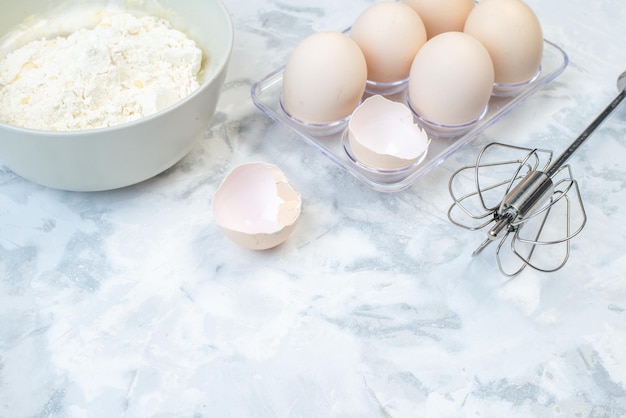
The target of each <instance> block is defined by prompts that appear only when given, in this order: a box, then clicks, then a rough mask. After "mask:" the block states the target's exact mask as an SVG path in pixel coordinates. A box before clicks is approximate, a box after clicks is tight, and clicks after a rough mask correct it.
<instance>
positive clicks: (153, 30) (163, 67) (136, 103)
mask: <svg viewBox="0 0 626 418" xmlns="http://www.w3.org/2000/svg"><path fill="white" fill-rule="evenodd" d="M202 59H203V54H202V50H201V49H200V48H198V47H197V45H196V43H195V42H194V41H192V40H191V39H189V38H188V37H187V36H186V35H185V34H184V33H182V32H180V31H178V30H175V29H173V28H172V27H171V25H170V24H169V22H168V21H166V20H163V19H160V18H157V17H153V16H138V15H133V14H130V13H124V12H119V13H116V14H112V15H106V16H103V17H102V20H101V21H100V22H99V23H98V24H97V25H96V26H95V27H93V28H84V29H79V30H77V31H76V32H73V33H71V34H69V35H68V36H59V37H55V38H50V39H47V38H43V39H38V40H35V41H32V42H29V43H27V44H26V45H24V46H22V47H20V48H18V49H16V50H14V51H12V52H11V53H9V54H8V55H7V56H5V57H3V58H2V59H1V60H0V121H2V122H4V123H7V124H11V125H16V126H20V127H25V128H31V129H44V130H55V131H71V130H81V129H95V128H102V127H108V126H113V125H117V124H120V123H124V122H129V121H132V120H136V119H139V118H141V117H143V116H147V115H149V114H152V113H155V112H157V111H159V110H161V109H163V108H165V107H167V106H169V105H171V104H173V103H175V102H177V101H179V100H181V99H182V98H184V97H186V96H187V95H189V94H190V93H191V92H193V91H194V90H195V89H197V88H198V87H199V80H198V76H199V74H200V71H201V67H202Z"/></svg>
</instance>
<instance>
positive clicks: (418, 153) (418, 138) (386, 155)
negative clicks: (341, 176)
mask: <svg viewBox="0 0 626 418" xmlns="http://www.w3.org/2000/svg"><path fill="white" fill-rule="evenodd" d="M348 141H349V144H350V149H351V151H352V154H353V156H354V158H355V159H356V160H357V161H358V162H360V163H361V164H363V165H365V166H367V167H370V168H375V169H378V170H400V169H403V168H406V167H409V166H411V165H412V164H414V163H416V162H417V161H418V160H419V159H420V158H421V157H422V156H423V155H424V154H425V153H426V151H427V149H428V145H429V143H430V140H429V139H428V135H427V134H426V132H425V131H424V130H422V129H421V128H420V127H419V126H418V125H417V124H415V123H414V121H413V113H412V112H411V110H410V109H409V108H408V107H407V106H405V105H404V104H402V103H398V102H394V101H392V100H389V99H387V98H385V97H383V96H380V95H374V96H371V97H369V98H367V99H366V100H364V101H363V103H361V105H360V106H359V107H358V108H357V109H356V110H355V111H354V113H353V114H352V118H350V122H349V123H348Z"/></svg>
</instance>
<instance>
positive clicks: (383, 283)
mask: <svg viewBox="0 0 626 418" xmlns="http://www.w3.org/2000/svg"><path fill="white" fill-rule="evenodd" d="M372 2H373V1H372V0H355V1H351V2H339V1H331V0H319V1H316V2H314V3H310V2H303V1H301V0H299V1H295V2H285V1H275V0H259V1H255V2H250V1H244V0H226V4H227V6H228V8H229V10H230V12H231V15H232V18H233V21H234V24H235V31H236V33H235V35H236V44H235V48H234V51H233V56H232V62H231V65H230V69H229V76H228V79H227V83H226V85H225V87H224V92H223V95H222V98H221V100H220V103H219V106H218V112H217V113H216V115H215V117H214V119H213V123H212V125H211V126H210V128H209V129H208V130H207V132H206V135H205V136H204V138H203V139H202V140H200V141H199V142H198V144H197V145H196V146H195V148H194V149H193V150H192V151H191V153H190V154H189V155H188V156H186V157H185V158H184V159H183V160H182V161H181V162H180V163H179V164H177V165H176V166H175V167H173V168H171V169H170V170H168V171H167V172H165V173H163V174H161V175H159V176H157V177H156V178H154V179H151V180H149V181H146V182H144V183H141V184H138V185H136V186H132V187H128V188H125V189H121V190H115V191H110V192H100V193H71V192H63V191H57V190H52V189H48V188H45V187H42V186H38V185H36V184H32V183H30V182H28V181H26V180H23V179H22V178H20V177H18V176H16V175H15V174H13V173H12V172H10V171H9V170H8V169H6V168H4V167H3V166H1V165H0V417H19V418H21V417H38V418H39V417H40V418H44V417H54V418H70V417H71V418H74V417H316V418H318V417H362V418H366V417H372V418H373V417H509V418H512V417H624V416H626V255H625V254H626V232H625V231H626V229H625V228H624V225H625V224H626V195H625V188H626V163H624V161H625V160H626V109H620V110H618V111H617V112H616V113H615V114H614V115H613V116H612V117H611V119H609V120H608V121H607V122H606V123H605V124H604V125H603V127H602V128H601V129H600V130H598V131H597V132H596V133H595V134H594V136H593V137H592V138H591V139H590V140H589V142H588V143H586V144H585V145H584V146H583V147H582V148H581V149H580V150H579V151H578V152H577V153H576V154H575V155H574V156H573V157H572V159H571V161H570V163H571V166H572V168H573V171H574V175H575V177H576V179H577V180H578V182H579V185H580V189H581V194H582V196H583V199H584V201H585V207H586V209H587V213H588V216H589V219H588V222H587V225H586V227H585V229H584V230H583V232H582V233H581V234H580V235H579V236H578V237H577V238H576V239H575V241H573V242H572V256H571V259H570V261H569V263H568V264H567V265H566V266H565V267H564V268H563V269H562V270H560V271H558V272H556V273H551V274H545V273H538V272H536V271H533V270H528V271H525V272H524V273H522V274H521V275H519V276H518V277H516V278H514V279H508V278H506V277H504V276H503V275H502V274H500V272H499V271H498V268H497V264H496V262H495V259H494V254H493V251H491V250H486V251H485V253H484V254H481V255H480V256H478V257H474V258H472V257H471V253H472V251H473V250H474V248H475V247H476V245H477V244H478V243H479V242H480V241H481V240H482V238H483V235H482V234H481V233H479V232H469V231H465V230H462V229H459V228H457V227H455V226H453V225H452V224H451V223H450V222H449V221H448V219H447V217H446V211H447V208H448V206H449V205H450V204H451V199H450V197H449V195H448V191H447V182H448V179H449V177H450V175H451V173H452V172H453V171H454V170H455V169H457V168H458V167H459V166H461V165H464V164H469V163H471V162H472V161H473V160H474V158H475V155H476V153H477V152H478V151H479V150H480V148H482V146H484V145H485V144H487V143H488V142H491V141H493V140H500V141H503V142H508V143H514V144H517V145H526V146H533V147H535V146H540V147H546V148H550V149H554V150H555V151H559V152H560V150H562V149H563V148H564V147H565V146H566V145H567V144H569V143H570V142H571V141H572V140H573V139H574V138H575V137H576V136H577V135H578V133H580V132H581V131H582V130H583V129H584V128H585V127H586V125H587V124H588V123H589V122H590V121H591V120H592V119H593V118H594V117H595V116H596V115H597V114H598V113H599V112H600V111H601V110H602V109H603V108H604V106H605V105H606V104H608V103H609V101H610V100H611V99H612V98H613V97H614V96H615V94H616V87H615V80H616V78H617V76H618V75H619V74H620V73H621V72H622V71H623V70H624V69H626V42H625V41H626V24H624V22H626V8H625V7H624V4H623V1H622V0H597V1H593V2H590V1H583V0H568V1H565V0H553V1H541V0H528V4H529V5H530V6H531V7H532V8H533V9H534V10H535V12H536V13H537V15H538V16H539V18H540V20H541V22H542V26H543V29H544V35H545V37H546V38H547V39H549V40H551V41H553V42H554V43H556V44H557V45H559V46H561V47H562V48H563V49H564V50H565V51H566V52H567V54H568V55H569V59H570V63H569V66H568V67H567V68H566V70H565V71H564V72H563V74H562V75H561V76H559V77H558V78H557V79H556V80H555V81H554V82H553V83H551V84H550V85H549V86H548V87H546V88H545V89H542V90H541V91H539V92H538V93H537V94H535V95H533V96H532V97H530V98H529V99H528V100H526V101H524V102H523V103H522V104H521V105H520V106H519V107H518V108H516V109H515V110H514V111H513V112H512V113H510V114H509V115H507V116H506V117H505V118H504V119H502V120H501V121H500V122H498V123H497V124H496V125H494V126H493V127H491V128H489V129H488V130H486V131H485V132H484V133H483V134H482V135H480V136H479V137H478V138H477V139H476V140H475V141H474V142H472V143H471V145H469V146H468V147H466V148H464V149H462V151H460V152H459V153H457V154H455V156H454V157H452V158H450V159H449V160H447V161H446V162H445V163H444V164H442V165H441V166H439V167H438V168H437V169H435V170H434V171H432V172H431V173H429V174H428V175H427V176H425V177H423V178H421V179H419V180H418V181H416V182H415V184H413V185H412V186H411V187H410V188H409V189H407V190H404V191H402V192H398V193H391V194H389V193H381V192H376V191H373V190H371V189H370V188H368V187H367V186H365V185H363V184H362V183H361V182H359V181H358V180H356V179H355V178H353V177H352V176H350V175H349V174H347V173H345V172H344V171H342V170H340V169H339V168H337V167H336V166H335V165H334V164H332V163H331V162H330V161H329V160H328V159H327V158H325V157H324V156H323V155H322V154H320V153H319V152H318V151H317V150H315V149H313V148H312V147H310V146H309V145H308V144H305V143H304V142H303V141H302V139H301V138H300V137H298V136H297V135H296V134H294V133H292V132H291V131H289V130H288V129H286V128H285V127H284V126H282V125H280V124H277V123H275V122H273V121H272V120H271V119H269V118H268V117H267V116H265V115H264V114H263V113H262V112H261V111H259V110H258V109H257V108H256V107H255V106H254V104H253V102H252V100H251V96H250V89H251V86H252V84H253V83H254V82H255V81H257V80H259V79H260V78H262V77H263V76H265V75H266V74H267V73H269V72H270V71H272V70H273V69H275V68H276V67H278V66H280V65H282V64H283V63H284V61H285V58H286V57H287V55H288V54H289V52H290V51H291V49H292V48H293V47H294V46H295V45H296V44H297V43H298V42H299V41H300V40H301V39H302V38H303V37H305V36H306V35H308V34H310V33H312V32H313V31H317V30H323V29H342V28H345V27H348V26H349V25H350V24H351V22H352V19H353V18H354V17H355V16H356V15H357V14H358V13H359V12H360V11H361V10H362V9H363V8H364V7H366V6H367V5H369V4H371V3H372ZM248 161H264V162H270V163H273V164H277V165H278V166H279V167H281V168H282V169H283V171H285V173H286V174H287V176H288V177H289V178H290V180H291V181H292V183H293V184H294V186H295V187H296V188H297V189H298V190H299V191H300V192H301V194H302V197H303V213H302V217H301V219H300V222H299V224H298V225H297V228H296V230H295V232H294V234H293V235H292V236H291V237H290V238H289V240H288V241H287V242H285V243H284V244H283V245H281V246H280V247H278V248H276V249H274V250H270V251H265V252H252V251H248V250H244V249H242V248H239V247H237V246H236V245H235V244H233V243H232V242H230V241H228V240H227V239H226V238H225V237H224V236H223V235H222V233H221V232H220V231H219V229H218V227H217V226H216V224H215V223H214V221H213V218H212V213H211V210H210V207H211V200H212V196H213V193H214V191H215V189H216V187H217V186H218V184H219V182H220V181H221V180H222V178H223V177H224V176H225V174H226V173H227V172H228V171H230V170H231V169H232V168H233V167H235V166H236V165H238V164H240V163H242V162H248Z"/></svg>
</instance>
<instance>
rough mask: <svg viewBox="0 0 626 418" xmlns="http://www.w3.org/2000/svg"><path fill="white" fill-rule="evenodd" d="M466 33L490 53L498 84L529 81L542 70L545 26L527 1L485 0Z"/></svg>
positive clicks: (468, 25) (473, 15)
mask: <svg viewBox="0 0 626 418" xmlns="http://www.w3.org/2000/svg"><path fill="white" fill-rule="evenodd" d="M464 31H465V33H468V34H470V35H472V36H474V37H475V38H476V39H478V40H479V41H480V42H482V43H483V45H485V47H486V48H487V50H488V51H489V54H490V55H491V59H492V61H493V65H494V68H495V82H496V83H497V84H503V85H507V84H519V83H524V82H528V81H529V80H532V79H533V78H534V77H535V76H536V75H537V73H538V71H539V70H540V65H541V59H542V56H543V33H542V30H541V24H540V22H539V19H538V18H537V16H536V15H535V13H534V12H533V11H532V9H531V8H530V7H529V6H528V5H527V4H526V3H524V2H523V1H521V0H482V1H481V2H480V3H478V4H477V5H476V7H475V8H474V10H472V12H471V13H470V14H469V16H468V17H467V21H466V23H465V28H464Z"/></svg>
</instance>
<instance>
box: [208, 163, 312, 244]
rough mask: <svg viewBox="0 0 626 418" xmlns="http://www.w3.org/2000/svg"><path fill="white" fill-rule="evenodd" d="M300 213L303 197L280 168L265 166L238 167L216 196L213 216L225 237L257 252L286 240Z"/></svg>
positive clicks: (258, 164) (226, 178)
mask: <svg viewBox="0 0 626 418" xmlns="http://www.w3.org/2000/svg"><path fill="white" fill-rule="evenodd" d="M300 211H301V197H300V194H299V193H298V192H297V191H296V190H295V189H294V188H293V187H292V186H291V184H290V183H289V180H288V179H287V177H286V176H285V174H284V173H283V172H282V171H281V170H280V169H279V168H278V167H276V166H275V165H272V164H266V163H247V164H242V165H240V166H237V167H235V168H234V169H233V170H232V171H231V172H230V173H229V174H228V175H227V176H226V177H225V178H224V180H223V182H222V183H221V185H220V186H219V187H218V189H217V190H216V192H215V195H214V197H213V216H214V219H215V221H216V222H217V224H218V225H219V226H220V228H221V229H222V231H223V232H224V233H225V235H227V236H228V237H229V238H230V239H232V240H233V241H235V242H236V243H237V244H239V245H242V246H243V247H246V248H250V249H256V250H259V249H268V248H272V247H275V246H277V245H279V244H281V243H282V242H283V241H284V240H285V239H287V237H288V236H289V235H290V234H291V232H292V230H293V228H294V226H295V223H296V221H297V220H298V218H299V216H300Z"/></svg>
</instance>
